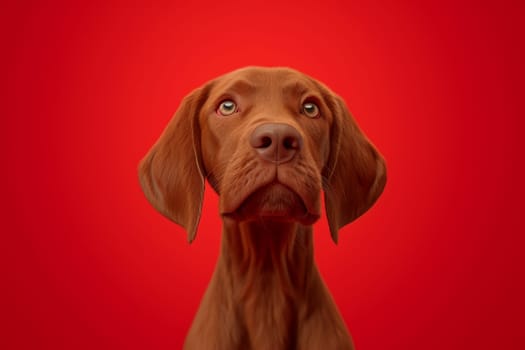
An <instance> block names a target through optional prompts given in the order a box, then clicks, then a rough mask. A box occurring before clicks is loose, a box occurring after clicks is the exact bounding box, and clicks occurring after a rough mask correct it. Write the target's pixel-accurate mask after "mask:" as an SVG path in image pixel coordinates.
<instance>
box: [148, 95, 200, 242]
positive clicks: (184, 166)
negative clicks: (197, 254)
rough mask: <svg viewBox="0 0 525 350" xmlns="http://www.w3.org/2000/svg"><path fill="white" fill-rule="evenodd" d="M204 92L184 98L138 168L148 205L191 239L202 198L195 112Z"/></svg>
mask: <svg viewBox="0 0 525 350" xmlns="http://www.w3.org/2000/svg"><path fill="white" fill-rule="evenodd" d="M205 90H206V89H205V88H199V89H197V90H195V91H193V92H192V93H191V94H189V95H188V96H186V97H185V98H184V100H183V101H182V103H181V105H180V106H179V109H178V110H177V112H175V115H174V116H173V118H172V119H171V121H170V122H169V124H168V126H167V127H166V129H165V130H164V131H163V133H162V135H161V136H160V138H159V139H158V141H157V142H156V143H155V144H154V145H153V147H152V148H151V149H150V151H149V152H148V154H146V156H145V157H144V159H142V161H141V162H140V164H139V180H140V184H141V186H142V190H143V191H144V194H145V195H146V198H147V199H148V201H149V202H150V203H151V205H153V207H154V208H155V209H157V210H158V211H159V212H160V213H161V214H162V215H164V216H165V217H167V218H168V219H170V220H172V221H173V222H175V223H177V224H178V225H180V226H182V227H183V228H184V229H185V230H186V232H187V233H188V241H189V242H190V243H191V242H192V241H193V240H194V239H195V234H196V231H197V226H198V223H199V219H200V214H201V208H202V200H203V196H204V178H205V174H204V168H203V167H202V159H201V147H200V127H199V118H198V116H199V112H200V109H201V107H202V105H203V103H204V101H205V100H206V97H207V93H206V91H205Z"/></svg>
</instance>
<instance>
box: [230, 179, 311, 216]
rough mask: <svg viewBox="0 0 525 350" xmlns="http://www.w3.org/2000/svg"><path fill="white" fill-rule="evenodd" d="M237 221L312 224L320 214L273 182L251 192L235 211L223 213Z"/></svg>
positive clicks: (297, 196)
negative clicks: (310, 211) (309, 210)
mask: <svg viewBox="0 0 525 350" xmlns="http://www.w3.org/2000/svg"><path fill="white" fill-rule="evenodd" d="M222 215H223V216H225V217H228V218H231V219H234V220H236V221H277V222H299V223H301V224H302V225H312V224H313V223H314V222H315V221H317V220H318V219H319V214H314V213H309V212H308V210H307V207H306V205H305V203H304V201H303V200H302V199H301V197H300V196H299V195H298V194H297V193H295V192H294V191H292V190H291V189H289V188H288V187H286V186H284V185H282V184H280V183H277V182H276V183H271V184H269V185H266V186H263V187H262V188H259V189H257V190H256V191H255V192H253V193H252V194H250V195H249V196H248V197H247V198H246V199H245V200H244V201H243V202H242V203H241V205H240V206H239V207H238V208H237V209H236V210H235V211H233V212H230V213H223V214H222Z"/></svg>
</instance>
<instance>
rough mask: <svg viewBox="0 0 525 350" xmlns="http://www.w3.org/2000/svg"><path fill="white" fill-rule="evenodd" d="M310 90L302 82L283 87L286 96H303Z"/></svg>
mask: <svg viewBox="0 0 525 350" xmlns="http://www.w3.org/2000/svg"><path fill="white" fill-rule="evenodd" d="M308 90H310V89H308V87H306V86H305V85H303V84H302V83H300V82H294V83H292V84H288V85H285V86H283V94H284V95H293V96H302V95H303V94H304V93H305V92H307V91H308Z"/></svg>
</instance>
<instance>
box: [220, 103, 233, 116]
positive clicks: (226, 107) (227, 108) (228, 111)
mask: <svg viewBox="0 0 525 350" xmlns="http://www.w3.org/2000/svg"><path fill="white" fill-rule="evenodd" d="M235 112H237V105H236V104H235V102H233V101H232V100H224V101H222V102H221V103H220V105H219V107H218V108H217V114H219V115H223V116H228V115H232V114H233V113H235Z"/></svg>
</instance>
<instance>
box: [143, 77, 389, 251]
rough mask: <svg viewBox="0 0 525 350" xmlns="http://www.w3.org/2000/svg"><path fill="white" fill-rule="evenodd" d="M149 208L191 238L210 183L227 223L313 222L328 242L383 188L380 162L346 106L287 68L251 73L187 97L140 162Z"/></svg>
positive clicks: (212, 84) (219, 81)
mask: <svg viewBox="0 0 525 350" xmlns="http://www.w3.org/2000/svg"><path fill="white" fill-rule="evenodd" d="M139 178H140V182H141V185H142V189H143V191H144V193H145V195H146V197H147V198H148V200H149V201H150V203H151V204H152V205H153V206H154V207H155V208H156V209H157V210H158V211H159V212H161V213H162V214H163V215H165V216H166V217H168V218H169V219H171V220H172V221H174V222H175V223H177V224H179V225H181V226H182V227H184V228H185V229H186V231H187V232H188V240H189V241H190V242H191V241H192V240H193V239H194V238H195V234H196V230H197V226H198V222H199V218H200V211H201V207H202V200H203V194H204V180H205V179H206V178H207V179H208V181H209V183H210V184H211V186H212V187H213V189H214V190H215V191H216V192H217V193H218V194H219V196H220V208H219V210H220V213H221V215H222V216H223V217H224V218H225V219H226V218H227V219H233V220H238V221H245V220H273V221H297V222H300V223H301V224H303V225H309V224H312V223H313V222H315V221H316V220H317V219H318V218H319V216H320V214H321V213H320V211H321V209H320V208H321V204H320V198H321V190H324V192H325V208H326V214H327V218H328V223H329V226H330V232H331V235H332V238H333V240H334V241H335V242H337V238H338V230H339V229H340V228H341V227H343V226H344V225H346V224H348V223H350V222H351V221H353V220H355V219H356V218H357V217H359V216H360V215H361V214H363V213H364V212H365V211H367V210H368V209H369V208H370V207H371V206H372V205H373V204H374V202H375V201H376V199H377V198H378V197H379V195H380V194H381V192H382V191H383V188H384V186H385V182H386V168H385V163H384V160H383V158H382V157H381V155H380V154H379V153H378V152H377V150H376V149H375V148H374V146H373V145H372V144H371V143H370V142H369V141H368V139H367V138H366V137H365V135H364V134H363V133H362V132H361V130H360V129H359V127H358V126H357V124H356V122H355V121H354V119H353V118H352V116H351V115H350V113H349V112H348V109H347V107H346V105H345V103H344V102H343V100H342V99H341V98H340V97H338V96H337V95H335V94H334V93H333V92H331V91H330V90H329V89H328V88H327V87H326V86H324V85H323V84H321V83H319V82H318V81H316V80H314V79H312V78H310V77H308V76H306V75H304V74H302V73H299V72H297V71H294V70H291V69H288V68H260V67H249V68H244V69H240V70H237V71H234V72H231V73H229V74H226V75H224V76H221V77H219V78H217V79H214V80H212V81H210V82H208V83H207V84H205V85H204V86H203V87H201V88H198V89H196V90H195V91H193V92H192V93H191V94H190V95H188V96H187V97H186V98H185V99H184V100H183V102H182V104H181V106H180V107H179V109H178V110H177V112H176V113H175V116H174V117H173V119H172V120H171V121H170V123H169V124H168V126H167V127H166V129H165V130H164V132H163V134H162V135H161V137H160V138H159V140H158V141H157V143H155V145H154V146H153V147H152V149H151V150H150V151H149V153H148V154H147V155H146V157H145V158H144V159H143V160H142V161H141V163H140V166H139Z"/></svg>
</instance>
